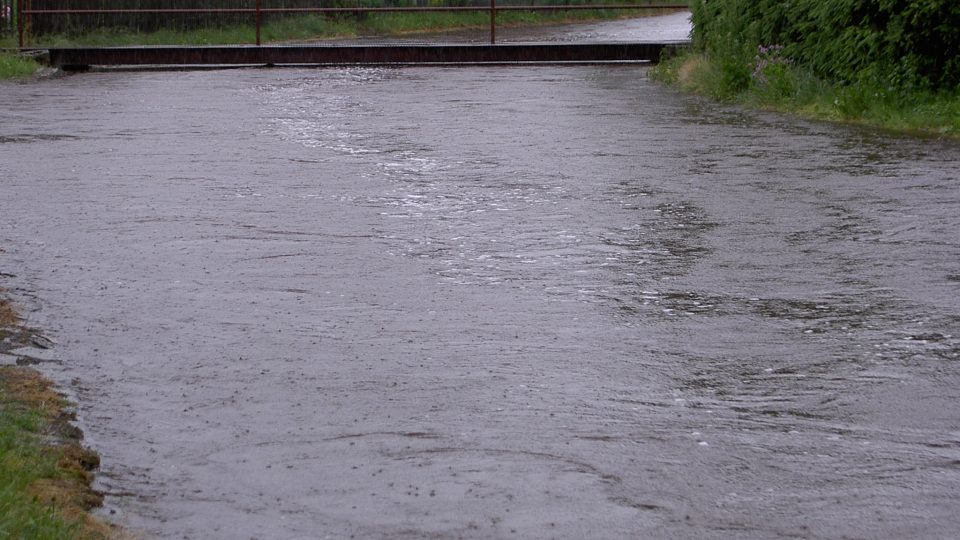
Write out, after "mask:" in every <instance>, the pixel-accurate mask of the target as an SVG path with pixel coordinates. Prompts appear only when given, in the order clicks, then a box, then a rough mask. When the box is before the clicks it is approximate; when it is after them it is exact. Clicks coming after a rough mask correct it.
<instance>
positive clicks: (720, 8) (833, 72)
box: [691, 0, 960, 90]
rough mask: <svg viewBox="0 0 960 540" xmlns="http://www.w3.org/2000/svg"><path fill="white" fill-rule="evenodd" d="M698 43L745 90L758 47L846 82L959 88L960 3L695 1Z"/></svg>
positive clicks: (956, 0) (923, 0)
mask: <svg viewBox="0 0 960 540" xmlns="http://www.w3.org/2000/svg"><path fill="white" fill-rule="evenodd" d="M691 11H692V12H693V24H694V31H693V38H694V43H695V44H696V45H697V46H699V47H701V48H703V49H705V50H706V51H708V52H709V53H710V54H711V55H713V56H715V57H716V58H717V59H718V60H720V61H721V62H722V63H724V64H725V65H724V68H725V71H727V72H728V73H727V74H726V75H725V76H726V77H727V78H728V79H729V80H728V81H727V83H728V84H729V85H730V86H731V87H733V88H735V87H738V86H740V87H746V86H747V85H748V84H749V82H750V75H751V73H752V70H753V69H754V66H755V63H754V62H753V60H754V58H755V56H756V55H757V51H758V47H760V46H767V47H769V46H772V45H779V46H782V47H783V49H782V50H781V53H780V54H782V56H783V58H786V59H790V61H793V62H797V63H798V64H800V65H803V66H806V67H809V68H810V69H812V70H813V72H814V73H815V74H816V75H818V76H820V77H824V78H826V79H829V80H832V81H836V82H840V83H851V84H855V83H860V82H866V81H870V82H872V83H874V84H876V83H879V84H883V85H889V86H892V87H898V88H914V89H925V90H956V89H958V88H960V0H789V1H782V0H693V1H692V2H691Z"/></svg>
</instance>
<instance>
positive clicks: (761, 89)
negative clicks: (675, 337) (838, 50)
mask: <svg viewBox="0 0 960 540" xmlns="http://www.w3.org/2000/svg"><path fill="white" fill-rule="evenodd" d="M782 60H783V61H782V63H775V64H768V65H766V66H761V67H760V69H757V65H756V63H754V64H752V65H751V64H748V69H746V70H745V72H746V81H742V82H741V81H736V82H732V81H731V79H734V78H737V77H742V75H740V74H739V73H740V71H739V69H740V66H735V68H734V69H731V66H730V64H729V62H728V61H724V60H723V59H718V58H717V57H716V56H713V55H710V54H708V53H703V52H700V51H695V50H694V51H689V52H687V53H685V54H682V55H681V56H678V57H676V58H672V59H669V60H667V61H665V62H663V63H661V64H660V65H659V66H657V67H656V68H655V69H654V71H653V73H654V77H655V78H658V79H661V80H664V81H667V82H671V83H674V84H677V85H678V86H680V87H682V88H684V89H687V90H690V91H693V92H695V93H698V94H701V95H706V96H710V97H712V98H714V99H717V100H721V101H728V102H735V103H741V104H743V105H746V106H750V107H755V108H760V109H768V110H776V111H781V112H788V113H792V114H796V115H799V116H802V117H806V118H812V119H818V120H825V121H833V122H847V123H859V124H864V125H870V126H874V127H878V128H881V129H885V130H890V131H896V132H904V133H912V134H916V135H920V136H932V137H949V138H958V139H960V90H929V89H925V88H919V89H912V90H909V89H904V88H896V87H893V86H890V85H888V84H883V83H882V82H881V80H879V79H875V80H872V81H871V80H864V81H861V82H860V83H858V84H850V83H840V82H835V81H829V80H826V79H824V78H823V77H820V76H818V75H816V74H815V73H814V71H813V70H812V69H810V68H809V67H808V66H804V65H800V64H798V63H796V62H793V61H790V60H791V59H789V58H783V59H782ZM753 61H754V62H756V57H755V58H754V60H753ZM731 72H733V73H737V75H733V76H731Z"/></svg>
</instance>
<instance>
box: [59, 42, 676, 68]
mask: <svg viewBox="0 0 960 540" xmlns="http://www.w3.org/2000/svg"><path fill="white" fill-rule="evenodd" d="M684 45H685V43H683V42H673V43H647V42H637V43H507V44H498V45H477V44H438V45H422V44H415V45H404V44H400V45H284V46H252V45H250V46H246V45H243V46H204V47H181V46H169V47H168V46H162V47H78V48H62V49H58V48H53V49H49V54H50V57H49V61H50V64H51V65H52V66H55V67H60V68H62V69H67V70H70V69H74V70H76V69H85V68H88V67H90V66H147V65H152V66H201V65H225V66H226V65H384V64H412V65H416V64H511V63H568V62H576V63H594V62H657V61H658V60H659V59H660V58H661V55H663V54H664V52H665V51H666V53H667V54H669V53H670V52H672V51H673V50H675V49H677V48H679V47H682V46H684Z"/></svg>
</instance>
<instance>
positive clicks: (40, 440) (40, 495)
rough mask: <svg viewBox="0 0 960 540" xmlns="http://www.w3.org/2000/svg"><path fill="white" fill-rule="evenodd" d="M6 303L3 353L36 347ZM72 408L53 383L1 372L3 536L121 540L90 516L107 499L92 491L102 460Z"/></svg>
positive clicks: (28, 373) (0, 330) (0, 331)
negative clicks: (85, 442) (83, 441)
mask: <svg viewBox="0 0 960 540" xmlns="http://www.w3.org/2000/svg"><path fill="white" fill-rule="evenodd" d="M32 335H33V334H32V332H31V331H30V330H28V329H25V328H23V327H22V326H20V325H19V324H18V321H17V317H16V314H15V313H14V310H13V308H12V307H11V305H10V304H9V303H8V302H7V301H6V300H3V299H0V352H2V351H8V350H11V349H13V348H16V347H22V346H25V345H27V344H28V343H30V341H31V339H32ZM72 418H73V417H72V414H71V413H70V411H69V404H68V403H67V402H66V400H65V399H64V398H63V397H62V396H61V395H59V394H58V393H57V392H56V391H55V390H54V389H53V386H52V384H51V383H50V381H48V380H46V379H44V378H43V377H42V376H41V375H40V374H39V373H38V372H37V371H35V370H33V369H30V368H27V367H21V366H0V538H30V539H51V540H52V539H64V540H65V539H81V540H87V539H105V538H116V537H117V534H116V532H115V531H114V530H113V528H111V527H110V526H108V525H106V524H104V523H103V522H100V521H98V520H96V519H94V518H93V517H91V516H90V514H88V510H89V509H91V508H93V507H95V506H98V505H99V504H100V503H101V499H102V497H101V496H100V495H99V494H98V493H96V492H95V491H94V490H93V489H91V487H90V482H91V480H92V476H91V472H90V471H91V470H93V469H94V468H96V467H97V465H98V464H99V460H98V458H97V456H96V454H94V453H92V452H90V451H89V450H86V449H85V448H83V447H82V446H81V445H80V443H79V437H80V435H79V430H77V429H76V428H75V427H73V426H72V425H71V424H70V420H71V419H72Z"/></svg>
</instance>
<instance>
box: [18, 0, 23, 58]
mask: <svg viewBox="0 0 960 540" xmlns="http://www.w3.org/2000/svg"><path fill="white" fill-rule="evenodd" d="M17 43H18V44H19V45H18V47H20V48H21V49H22V48H23V0H17Z"/></svg>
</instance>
